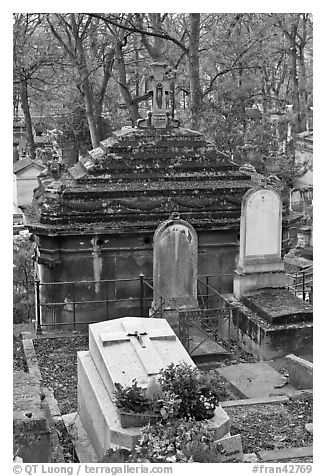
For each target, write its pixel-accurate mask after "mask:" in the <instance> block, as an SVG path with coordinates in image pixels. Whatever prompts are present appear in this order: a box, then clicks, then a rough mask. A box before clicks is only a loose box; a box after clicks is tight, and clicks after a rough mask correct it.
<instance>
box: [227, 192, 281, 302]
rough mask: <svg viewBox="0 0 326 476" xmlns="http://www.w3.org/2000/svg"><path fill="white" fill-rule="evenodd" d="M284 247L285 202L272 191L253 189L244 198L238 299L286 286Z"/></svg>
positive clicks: (236, 279) (236, 286)
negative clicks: (253, 292)
mask: <svg viewBox="0 0 326 476" xmlns="http://www.w3.org/2000/svg"><path fill="white" fill-rule="evenodd" d="M281 245H282V201H281V198H280V195H279V193H278V192H277V191H276V190H274V189H273V188H271V187H264V188H252V189H250V190H248V192H247V193H246V194H245V195H244V196H243V199H242V206H241V219H240V249H239V260H238V264H237V268H236V270H235V276H234V281H233V291H234V295H235V297H236V298H237V299H239V298H240V297H241V296H242V294H243V293H244V292H246V291H250V290H253V289H260V288H268V287H271V288H282V287H285V285H286V276H285V271H284V263H283V260H282V257H281Z"/></svg>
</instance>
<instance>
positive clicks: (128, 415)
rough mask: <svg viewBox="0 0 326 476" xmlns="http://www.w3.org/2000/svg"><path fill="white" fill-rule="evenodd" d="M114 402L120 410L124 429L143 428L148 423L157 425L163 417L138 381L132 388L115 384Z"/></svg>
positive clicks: (134, 382)
mask: <svg viewBox="0 0 326 476" xmlns="http://www.w3.org/2000/svg"><path fill="white" fill-rule="evenodd" d="M115 387H116V390H115V392H114V401H115V404H116V406H117V408H118V409H119V414H120V421H121V426H122V428H129V427H131V426H133V427H141V426H144V425H146V424H147V423H156V422H157V421H158V420H159V419H160V418H161V415H160V414H159V413H158V412H157V409H156V408H155V405H154V404H153V400H151V399H150V398H148V397H147V396H146V391H145V389H143V388H141V387H140V386H139V385H138V383H137V381H136V379H133V381H132V384H131V386H126V387H123V386H122V385H121V384H119V383H116V384H115Z"/></svg>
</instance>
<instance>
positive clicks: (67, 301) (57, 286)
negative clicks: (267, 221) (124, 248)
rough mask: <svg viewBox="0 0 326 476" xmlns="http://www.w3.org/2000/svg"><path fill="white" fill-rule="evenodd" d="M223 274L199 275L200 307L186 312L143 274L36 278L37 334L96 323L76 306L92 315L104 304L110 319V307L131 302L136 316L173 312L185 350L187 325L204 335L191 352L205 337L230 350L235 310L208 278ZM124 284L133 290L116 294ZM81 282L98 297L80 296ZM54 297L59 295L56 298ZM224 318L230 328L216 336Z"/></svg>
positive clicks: (153, 315)
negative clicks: (64, 314)
mask: <svg viewBox="0 0 326 476" xmlns="http://www.w3.org/2000/svg"><path fill="white" fill-rule="evenodd" d="M222 276H224V277H225V276H232V275H231V274H229V275H226V274H223V275H209V276H200V278H199V279H198V301H199V304H200V309H197V310H188V311H184V310H183V309H181V308H179V307H178V306H177V305H176V304H175V302H174V301H173V299H169V298H168V297H167V296H164V295H162V294H161V293H159V292H158V290H155V289H154V287H153V279H152V278H146V277H145V276H144V275H143V274H140V275H139V276H138V278H124V279H116V280H113V279H108V280H101V281H86V280H83V281H79V282H74V281H61V282H52V283H41V282H40V281H38V280H36V281H35V302H36V320H37V329H38V332H39V333H41V332H42V330H45V329H48V328H50V329H51V330H55V329H57V328H66V327H67V326H70V328H72V329H73V330H75V329H76V328H78V326H80V325H83V326H86V325H88V324H92V323H94V322H96V321H95V320H94V319H90V320H87V321H85V320H80V315H79V312H80V308H79V306H80V307H81V308H84V307H85V306H91V308H92V309H91V313H92V314H93V312H95V308H94V306H97V305H99V306H102V310H103V306H104V308H105V312H103V315H104V318H105V316H106V318H107V319H111V318H112V316H113V313H112V312H111V311H112V308H113V307H115V306H116V307H118V306H123V305H124V304H126V306H127V307H128V306H129V307H130V305H133V311H134V313H135V315H139V316H140V317H149V315H150V317H154V318H155V317H158V318H164V317H165V314H164V311H165V310H166V308H168V309H169V310H170V311H171V310H172V311H175V313H176V315H177V319H178V331H179V339H180V340H181V342H182V344H183V345H184V346H185V348H186V349H187V350H188V351H190V346H189V328H190V327H191V326H192V327H194V328H197V329H198V330H200V334H201V335H202V336H203V338H202V340H201V341H200V342H199V343H198V344H196V346H195V348H193V349H192V351H191V352H192V353H193V352H194V351H195V350H196V349H198V347H200V346H201V345H202V344H203V343H204V342H205V341H207V340H208V339H211V340H214V341H216V342H219V343H220V344H221V345H222V346H224V347H225V348H226V349H227V350H228V351H229V350H230V349H231V334H230V326H231V318H232V316H234V314H232V313H233V312H236V309H231V308H230V305H229V304H228V303H226V301H225V299H224V298H223V296H222V294H220V293H219V292H218V291H217V290H216V289H214V288H213V287H212V286H211V284H210V280H212V279H215V280H216V279H218V278H219V277H222ZM127 283H132V284H133V290H132V292H130V293H128V292H127V294H128V296H127V297H121V296H120V297H119V296H118V293H117V289H118V287H119V286H120V285H124V284H127ZM82 285H85V286H86V287H87V288H88V289H91V287H92V286H101V293H100V296H101V298H99V299H90V298H88V299H84V298H83V296H82V297H81V293H80V289H79V290H78V286H82ZM44 287H48V288H53V290H54V292H52V293H49V294H48V296H47V297H49V296H52V297H53V296H54V297H55V298H56V299H53V300H48V299H45V298H44V296H43V294H44V293H42V289H43V290H44ZM137 289H138V290H137ZM77 290H78V291H77ZM57 296H59V297H58V298H57ZM154 296H155V302H156V305H155V308H154V307H153V306H152V305H151V304H152V302H153V297H154ZM127 307H126V309H127ZM62 308H65V309H66V310H67V309H68V310H69V312H70V316H72V319H70V320H69V322H65V321H64V320H62V319H60V322H57V321H56V316H57V314H58V313H59V310H60V309H61V310H62ZM44 311H48V312H49V313H51V312H52V316H53V317H52V319H50V321H51V322H49V320H47V321H46V322H45V321H44V320H43V319H42V313H43V312H44ZM119 317H123V316H119ZM223 321H227V326H228V329H229V332H228V337H227V339H224V338H223V337H221V336H218V324H220V323H221V322H223Z"/></svg>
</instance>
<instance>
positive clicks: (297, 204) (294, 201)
mask: <svg viewBox="0 0 326 476" xmlns="http://www.w3.org/2000/svg"><path fill="white" fill-rule="evenodd" d="M290 207H291V210H292V211H293V212H302V211H303V197H302V191H301V190H299V189H298V188H293V189H292V190H291V192H290Z"/></svg>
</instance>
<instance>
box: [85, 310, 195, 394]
mask: <svg viewBox="0 0 326 476" xmlns="http://www.w3.org/2000/svg"><path fill="white" fill-rule="evenodd" d="M137 333H138V335H136V334H137ZM89 351H90V355H91V357H92V359H93V361H94V363H95V365H96V367H97V369H98V372H99V373H100V376H101V378H102V380H103V382H104V384H105V386H106V387H107V390H108V391H112V389H114V385H115V383H120V384H121V385H131V382H132V380H133V379H136V380H137V382H138V384H139V385H140V386H142V387H147V385H148V381H149V379H150V377H152V376H154V375H157V374H158V373H159V372H160V370H161V369H162V368H165V367H167V366H168V365H170V364H171V363H172V362H173V363H180V362H185V363H187V364H188V365H192V366H195V364H194V363H193V361H192V359H191V358H190V356H189V354H188V353H187V351H186V350H185V348H184V347H183V346H182V344H181V343H180V341H179V339H178V338H177V337H176V335H175V333H174V332H173V330H172V329H171V327H170V326H169V324H168V323H167V321H166V320H165V319H155V318H153V319H151V318H139V317H124V318H122V319H114V320H112V321H109V322H108V321H106V322H100V323H97V324H91V325H90V326H89ZM117 355H118V356H119V358H118V359H117V358H116V356H117Z"/></svg>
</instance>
